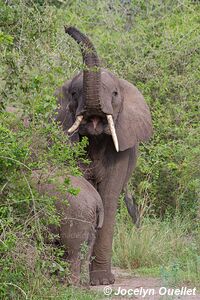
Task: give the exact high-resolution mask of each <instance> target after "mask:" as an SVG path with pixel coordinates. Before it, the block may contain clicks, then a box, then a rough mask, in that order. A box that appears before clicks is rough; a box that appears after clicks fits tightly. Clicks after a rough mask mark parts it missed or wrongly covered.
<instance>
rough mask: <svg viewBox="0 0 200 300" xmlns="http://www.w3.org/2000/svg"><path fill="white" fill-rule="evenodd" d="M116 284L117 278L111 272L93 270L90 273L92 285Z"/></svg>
mask: <svg viewBox="0 0 200 300" xmlns="http://www.w3.org/2000/svg"><path fill="white" fill-rule="evenodd" d="M114 282H115V276H114V275H113V274H112V273H111V272H110V271H104V270H93V271H90V284H91V285H109V284H113V283H114Z"/></svg>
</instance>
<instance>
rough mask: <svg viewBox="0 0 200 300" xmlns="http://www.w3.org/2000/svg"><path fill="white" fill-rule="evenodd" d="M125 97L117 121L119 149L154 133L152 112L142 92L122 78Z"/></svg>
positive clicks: (123, 96) (121, 83)
mask: <svg viewBox="0 0 200 300" xmlns="http://www.w3.org/2000/svg"><path fill="white" fill-rule="evenodd" d="M119 81H120V91H121V96H122V98H123V103H122V108H121V111H120V112H119V115H118V118H117V121H116V133H117V137H118V142H119V150H120V151H124V150H126V149H128V148H131V147H133V146H134V145H136V144H137V143H138V142H142V141H146V140H148V139H149V138H150V137H151V135H152V121H151V114H150V111H149V108H148V106H147V104H146V103H145V101H144V98H143V96H142V94H141V93H140V92H139V91H138V89H137V88H136V87H134V86H133V85H132V84H130V83H129V82H127V81H126V80H123V79H120V80H119Z"/></svg>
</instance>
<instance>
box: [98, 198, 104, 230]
mask: <svg viewBox="0 0 200 300" xmlns="http://www.w3.org/2000/svg"><path fill="white" fill-rule="evenodd" d="M96 215H97V224H96V228H97V229H100V228H101V227H102V226H103V221H104V208H103V203H102V200H101V202H100V203H98V205H97V209H96Z"/></svg>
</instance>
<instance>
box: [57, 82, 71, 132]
mask: <svg viewBox="0 0 200 300" xmlns="http://www.w3.org/2000/svg"><path fill="white" fill-rule="evenodd" d="M70 85H71V80H68V81H66V82H65V83H64V85H63V86H61V87H60V88H58V89H57V90H56V92H55V94H54V95H55V97H56V98H57V109H56V111H55V121H56V122H58V123H60V125H62V127H63V130H64V131H67V130H68V129H69V128H70V127H71V126H72V124H73V116H72V114H71V113H70V111H69V101H70V97H71V96H70V94H69V87H70Z"/></svg>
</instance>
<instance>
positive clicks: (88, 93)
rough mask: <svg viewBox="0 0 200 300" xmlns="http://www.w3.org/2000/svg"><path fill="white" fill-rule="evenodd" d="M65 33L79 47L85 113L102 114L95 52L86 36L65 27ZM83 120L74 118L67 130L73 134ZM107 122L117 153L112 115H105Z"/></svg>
mask: <svg viewBox="0 0 200 300" xmlns="http://www.w3.org/2000/svg"><path fill="white" fill-rule="evenodd" d="M65 32H66V33H68V34H69V35H70V36H71V37H72V38H73V39H74V40H75V41H76V42H77V43H78V44H80V46H81V52H82V55H83V62H84V65H85V66H84V70H83V98H84V102H85V110H86V113H89V114H90V115H96V114H98V113H102V109H101V99H100V89H101V69H100V62H99V58H98V55H97V52H96V50H95V48H94V46H93V44H92V43H91V41H90V40H89V38H88V37H87V36H85V35H84V34H83V33H81V32H80V31H79V30H78V29H76V28H74V27H67V26H65ZM82 120H83V115H79V116H77V117H76V121H75V122H74V124H73V125H72V127H71V128H70V129H69V130H68V133H73V132H74V131H75V130H77V129H78V128H79V126H80V124H81V122H82ZM107 121H108V125H109V128H110V132H111V135H112V139H113V142H114V145H115V149H116V151H117V152H118V151H119V145H118V139H117V135H116V131H115V126H114V121H113V117H112V115H107Z"/></svg>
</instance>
